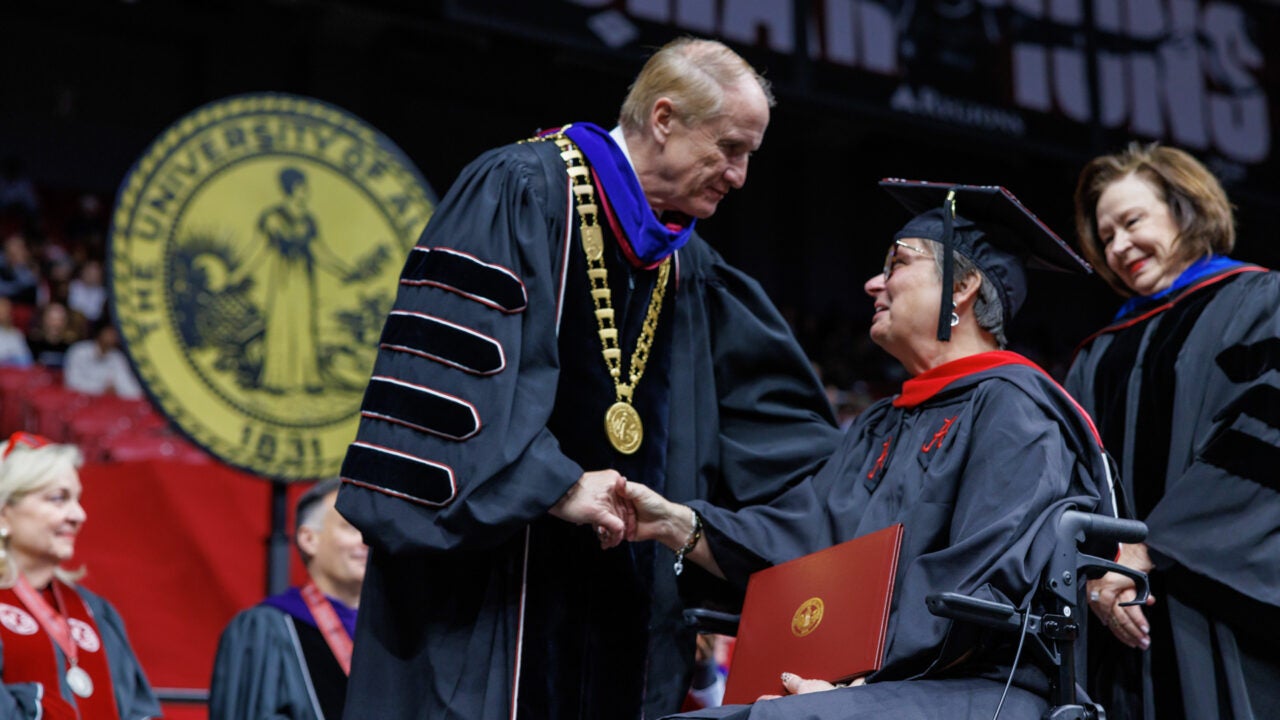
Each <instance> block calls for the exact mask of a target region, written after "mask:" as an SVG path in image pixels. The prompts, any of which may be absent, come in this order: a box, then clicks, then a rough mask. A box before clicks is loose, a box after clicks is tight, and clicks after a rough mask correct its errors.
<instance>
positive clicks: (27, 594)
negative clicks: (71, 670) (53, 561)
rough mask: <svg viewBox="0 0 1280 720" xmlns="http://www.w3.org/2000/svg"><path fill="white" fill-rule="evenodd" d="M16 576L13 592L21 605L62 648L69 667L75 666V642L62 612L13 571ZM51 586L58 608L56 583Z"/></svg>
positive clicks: (59, 603) (58, 597) (60, 602)
mask: <svg viewBox="0 0 1280 720" xmlns="http://www.w3.org/2000/svg"><path fill="white" fill-rule="evenodd" d="M15 574H16V575H17V576H18V582H17V584H15V585H14V586H13V593H14V594H15V595H17V596H18V599H19V600H21V601H22V604H23V605H26V606H27V609H28V610H30V611H31V614H32V615H35V616H36V622H38V623H40V627H41V628H43V629H44V631H45V632H46V633H48V634H49V637H51V638H53V641H54V642H55V643H57V645H58V648H59V649H61V650H62V654H63V655H64V656H66V658H67V663H68V665H70V666H71V667H75V666H76V660H77V650H78V648H76V644H75V642H74V641H73V640H72V639H71V627H70V625H69V624H68V623H67V619H66V618H65V617H63V615H62V613H60V612H58V611H57V610H54V609H53V608H51V607H49V603H47V602H45V601H44V598H43V597H41V596H40V593H38V592H36V591H35V588H33V587H31V583H29V582H27V579H26V578H25V577H23V576H22V573H21V572H18V573H15ZM51 587H52V588H53V599H54V601H55V602H57V603H58V606H59V608H61V606H62V598H61V597H60V596H59V594H58V583H56V582H54V583H51Z"/></svg>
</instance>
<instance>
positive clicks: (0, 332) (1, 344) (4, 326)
mask: <svg viewBox="0 0 1280 720" xmlns="http://www.w3.org/2000/svg"><path fill="white" fill-rule="evenodd" d="M30 364H31V348H30V347H28V346H27V336H26V335H24V334H22V331H21V330H19V329H18V328H16V327H14V326H13V301H12V300H10V299H9V298H7V297H0V367H27V366H28V365H30Z"/></svg>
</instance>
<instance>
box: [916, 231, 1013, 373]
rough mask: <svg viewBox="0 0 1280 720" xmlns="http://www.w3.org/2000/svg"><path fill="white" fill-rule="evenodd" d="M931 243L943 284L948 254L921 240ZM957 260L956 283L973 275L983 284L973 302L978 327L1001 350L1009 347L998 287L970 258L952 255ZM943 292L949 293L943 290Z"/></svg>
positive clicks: (940, 280)
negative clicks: (989, 336) (944, 266)
mask: <svg viewBox="0 0 1280 720" xmlns="http://www.w3.org/2000/svg"><path fill="white" fill-rule="evenodd" d="M920 239H921V240H924V241H925V242H927V243H929V247H930V249H931V250H933V264H934V266H935V267H936V268H937V271H938V282H942V261H943V256H944V253H945V252H946V251H945V250H944V248H943V247H942V243H940V242H937V241H934V240H929V239H928V238H920ZM952 256H953V257H954V258H955V264H956V265H955V273H954V274H953V277H955V278H956V282H962V281H963V280H964V279H965V278H967V277H969V275H970V274H971V273H973V274H976V275H977V276H978V280H979V281H980V282H981V284H980V285H979V286H978V296H977V298H975V299H974V301H973V319H974V320H976V321H977V322H978V327H980V328H982V329H983V330H986V331H987V332H989V333H991V336H992V337H994V338H995V340H996V344H997V345H999V346H1000V349H1002V350H1003V349H1004V348H1006V347H1008V345H1009V339H1008V338H1006V337H1005V334H1004V306H1003V305H1001V304H1000V293H999V292H997V291H996V286H995V285H993V284H992V283H991V281H990V280H988V279H987V276H986V274H984V273H983V272H982V271H981V270H979V269H978V266H977V265H974V264H973V261H972V260H970V259H969V258H967V257H965V256H964V255H961V254H960V253H952ZM943 291H944V292H945V291H947V289H946V288H943Z"/></svg>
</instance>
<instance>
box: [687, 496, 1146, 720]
mask: <svg viewBox="0 0 1280 720" xmlns="http://www.w3.org/2000/svg"><path fill="white" fill-rule="evenodd" d="M1055 532H1056V543H1055V545H1054V550H1053V555H1052V556H1051V558H1050V560H1049V564H1048V566H1046V568H1045V570H1044V572H1043V573H1042V575H1041V578H1040V586H1039V588H1038V590H1037V592H1036V593H1035V594H1034V595H1033V598H1032V600H1033V607H1034V608H1035V609H1039V610H1040V612H1038V613H1037V612H1033V608H1026V609H1025V610H1024V609H1019V608H1017V607H1014V606H1013V605H1011V604H1007V603H996V602H991V601H988V600H980V599H978V598H972V597H969V596H967V595H961V594H958V593H953V592H945V593H935V594H933V595H930V596H928V598H926V602H927V603H928V606H929V611H930V612H931V613H933V614H934V615H937V616H939V617H945V618H948V619H952V620H958V621H961V622H969V623H973V624H976V625H980V626H982V627H985V628H990V629H992V630H995V631H998V632H1008V633H1014V634H1017V633H1023V632H1025V633H1026V638H1025V641H1026V643H1027V645H1028V648H1029V650H1030V652H1031V654H1032V659H1033V662H1037V663H1038V664H1039V665H1040V667H1042V668H1043V669H1044V670H1045V671H1046V673H1047V674H1048V675H1049V677H1050V683H1051V687H1050V696H1049V709H1048V710H1047V711H1046V712H1045V714H1044V715H1043V716H1042V720H1106V716H1107V715H1106V711H1105V709H1103V707H1102V706H1101V705H1099V704H1097V703H1094V702H1089V701H1087V700H1086V699H1085V698H1081V697H1080V696H1079V695H1078V693H1077V684H1076V647H1075V645H1076V640H1077V639H1078V638H1079V637H1080V631H1081V627H1082V625H1084V624H1086V623H1087V622H1088V620H1087V614H1086V612H1085V611H1082V609H1081V608H1083V607H1085V605H1084V603H1083V602H1082V601H1081V600H1082V598H1081V595H1082V594H1083V593H1084V591H1085V581H1086V580H1088V579H1091V578H1096V577H1100V576H1102V574H1104V573H1106V572H1108V571H1110V572H1116V573H1120V574H1121V575H1125V576H1126V577H1129V578H1131V579H1132V580H1133V581H1134V585H1135V589H1136V591H1137V594H1136V596H1135V597H1134V599H1133V600H1130V601H1128V602H1125V603H1121V604H1122V605H1126V606H1128V605H1141V604H1143V603H1145V602H1146V599H1147V595H1148V593H1149V586H1148V583H1147V575H1146V573H1142V572H1138V571H1136V570H1133V569H1131V568H1127V567H1125V566H1123V565H1120V564H1118V563H1115V562H1112V561H1110V560H1105V559H1103V558H1100V557H1097V556H1095V555H1090V554H1088V552H1086V551H1084V550H1082V549H1081V547H1080V546H1081V544H1083V543H1087V544H1088V546H1089V547H1111V546H1114V544H1115V543H1118V542H1124V543H1136V542H1141V541H1142V540H1143V539H1145V538H1146V536H1147V526H1146V525H1144V524H1143V523H1141V522H1138V521H1136V520H1124V519H1120V518H1113V517H1108V516H1105V515H1096V514H1092V513H1084V512H1080V511H1077V510H1068V511H1066V512H1064V513H1063V514H1062V516H1061V518H1060V519H1059V520H1058V526H1057V528H1056V531H1055ZM684 618H685V622H686V623H687V624H689V625H690V626H692V627H694V628H695V629H697V631H698V632H709V633H717V634H722V635H735V634H737V629H738V621H739V616H738V615H735V614H731V613H724V612H719V611H714V610H708V609H705V608H689V609H687V610H685V612H684ZM730 672H732V669H731V670H730Z"/></svg>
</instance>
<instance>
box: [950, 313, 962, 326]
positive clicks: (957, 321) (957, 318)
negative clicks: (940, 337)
mask: <svg viewBox="0 0 1280 720" xmlns="http://www.w3.org/2000/svg"><path fill="white" fill-rule="evenodd" d="M959 324H960V316H959V315H957V314H955V313H951V327H955V326H957V325H959Z"/></svg>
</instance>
